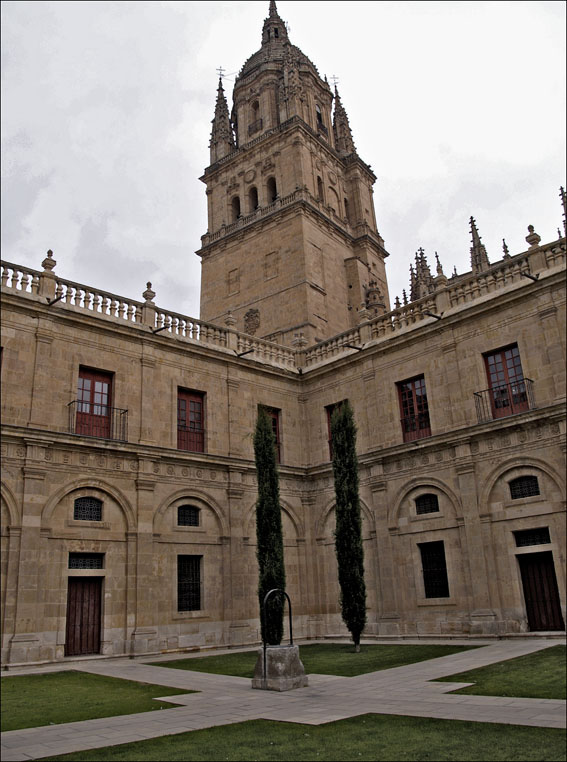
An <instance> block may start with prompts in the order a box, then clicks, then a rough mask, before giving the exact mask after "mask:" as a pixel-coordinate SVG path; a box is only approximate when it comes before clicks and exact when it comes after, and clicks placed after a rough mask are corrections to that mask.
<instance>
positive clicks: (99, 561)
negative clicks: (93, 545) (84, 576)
mask: <svg viewBox="0 0 567 762" xmlns="http://www.w3.org/2000/svg"><path fill="white" fill-rule="evenodd" d="M69 569H104V553H69Z"/></svg>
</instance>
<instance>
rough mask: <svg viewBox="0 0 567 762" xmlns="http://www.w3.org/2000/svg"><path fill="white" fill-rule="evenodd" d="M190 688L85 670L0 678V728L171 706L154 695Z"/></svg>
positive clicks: (26, 726) (132, 712) (32, 726)
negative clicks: (0, 691) (135, 680)
mask: <svg viewBox="0 0 567 762" xmlns="http://www.w3.org/2000/svg"><path fill="white" fill-rule="evenodd" d="M179 693H194V691H184V690H178V689H177V688H167V687H165V686H163V685H149V684H148V683H136V682H132V681H131V680H120V679H119V678H115V677H102V676H100V675H91V674H89V673H88V672H74V671H65V672H51V673H48V674H44V675H19V676H17V677H3V678H2V707H1V710H2V723H1V727H2V732H5V731H6V730H17V729H19V728H36V727H39V726H41V725H59V724H60V723H62V722H78V721H79V720H95V719H97V718H98V717H115V716H116V715H120V714H135V713H137V712H151V711H156V710H160V709H171V707H172V706H173V705H172V704H168V703H166V702H165V701H154V700H153V697H154V696H164V695H165V696H173V695H177V694H179Z"/></svg>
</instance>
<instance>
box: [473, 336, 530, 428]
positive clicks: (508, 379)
mask: <svg viewBox="0 0 567 762" xmlns="http://www.w3.org/2000/svg"><path fill="white" fill-rule="evenodd" d="M484 362H485V364H486V374H487V376H488V386H489V390H488V393H489V395H490V406H491V408H492V416H493V417H494V418H504V417H505V416H507V415H514V414H515V413H522V412H523V411H524V410H528V409H529V400H528V393H527V389H526V382H525V380H524V373H523V371H522V361H521V359H520V352H519V350H518V345H517V344H513V345H512V346H509V347H505V348H503V349H499V350H497V351H496V352H491V353H490V354H486V355H484Z"/></svg>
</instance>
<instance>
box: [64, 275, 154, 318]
mask: <svg viewBox="0 0 567 762" xmlns="http://www.w3.org/2000/svg"><path fill="white" fill-rule="evenodd" d="M55 298H56V299H57V300H58V301H60V302H62V303H63V304H67V305H69V306H71V307H75V308H76V309H80V310H87V311H88V312H96V313H98V314H99V315H106V316H108V317H114V318H117V319H119V320H125V321H128V322H131V323H140V322H141V320H142V307H143V306H144V305H143V304H142V302H137V301H134V300H133V299H125V298H124V297H123V296H117V295H116V294H111V293H109V292H108V291H101V290H100V289H95V288H92V286H83V285H82V284H80V283H74V282H73V281H68V280H62V279H61V278H57V281H56V286H55Z"/></svg>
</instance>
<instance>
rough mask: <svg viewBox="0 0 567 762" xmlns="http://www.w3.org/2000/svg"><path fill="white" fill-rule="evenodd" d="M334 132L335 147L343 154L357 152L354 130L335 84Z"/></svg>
mask: <svg viewBox="0 0 567 762" xmlns="http://www.w3.org/2000/svg"><path fill="white" fill-rule="evenodd" d="M333 132H334V135H335V148H336V149H337V151H338V152H339V153H340V154H342V155H343V156H348V155H349V154H351V153H356V147H355V145H354V140H353V138H352V132H351V129H350V124H349V121H348V116H347V113H346V111H345V109H344V106H343V104H342V101H341V96H340V95H339V91H338V89H337V86H336V84H335V113H334V117H333Z"/></svg>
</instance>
